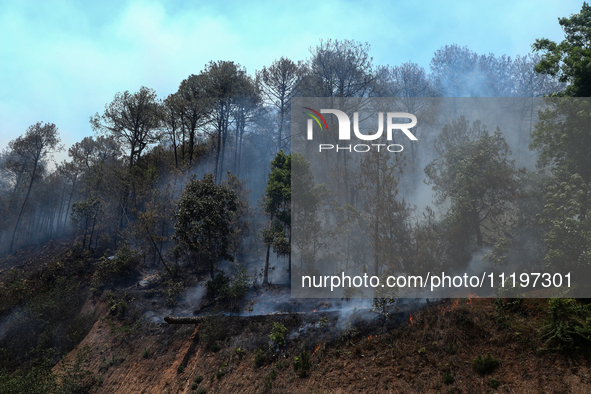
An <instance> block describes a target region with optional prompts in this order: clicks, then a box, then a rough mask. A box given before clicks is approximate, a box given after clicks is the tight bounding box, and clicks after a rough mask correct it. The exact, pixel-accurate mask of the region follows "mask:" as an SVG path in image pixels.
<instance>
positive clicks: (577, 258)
mask: <svg viewBox="0 0 591 394" xmlns="http://www.w3.org/2000/svg"><path fill="white" fill-rule="evenodd" d="M546 190H547V194H546V196H545V199H546V202H547V204H546V206H545V207H544V212H543V215H542V219H541V223H542V224H544V225H548V226H549V231H548V233H546V236H545V238H544V242H545V243H546V246H547V247H548V253H547V254H546V257H545V258H544V262H545V263H546V264H547V265H548V266H549V267H553V268H560V269H561V270H577V272H580V273H585V272H586V271H587V270H588V269H589V267H590V266H591V248H590V247H589V246H590V245H591V218H590V217H589V212H591V198H590V197H589V187H588V184H586V183H584V182H583V179H582V178H581V176H580V175H579V174H574V175H572V176H571V177H570V179H569V181H566V182H560V183H559V184H558V185H551V186H549V187H548V188H547V189H546Z"/></svg>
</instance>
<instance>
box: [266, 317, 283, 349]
mask: <svg viewBox="0 0 591 394" xmlns="http://www.w3.org/2000/svg"><path fill="white" fill-rule="evenodd" d="M286 332H287V328H286V327H285V326H284V325H283V324H281V323H273V329H272V330H271V334H269V349H273V348H274V347H279V346H283V345H285V337H284V334H285V333H286Z"/></svg>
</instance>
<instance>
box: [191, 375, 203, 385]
mask: <svg viewBox="0 0 591 394" xmlns="http://www.w3.org/2000/svg"><path fill="white" fill-rule="evenodd" d="M193 381H194V382H195V383H197V384H199V383H201V382H203V375H195V377H194V378H193Z"/></svg>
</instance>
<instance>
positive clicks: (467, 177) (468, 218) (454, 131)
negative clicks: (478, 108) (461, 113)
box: [425, 117, 517, 256]
mask: <svg viewBox="0 0 591 394" xmlns="http://www.w3.org/2000/svg"><path fill="white" fill-rule="evenodd" d="M435 148H436V150H437V152H438V153H439V154H440V156H439V157H438V158H436V159H435V160H433V161H432V162H431V163H430V164H429V165H428V166H427V167H426V168H425V173H426V175H427V177H428V178H429V184H431V185H433V190H434V191H435V192H436V203H437V204H440V205H441V204H443V203H444V202H446V201H449V203H450V204H451V205H450V207H449V209H448V210H447V212H446V215H445V224H446V226H447V228H448V234H449V236H450V238H449V241H450V243H451V244H452V249H454V250H456V252H459V253H460V254H462V255H464V253H465V252H466V251H467V250H466V249H467V248H468V246H469V245H468V240H469V239H471V238H472V234H476V245H477V246H478V247H482V246H484V244H485V237H486V238H487V239H494V234H495V233H496V231H499V229H501V228H504V227H503V226H502V225H503V224H505V223H503V220H505V219H506V218H507V217H508V215H507V211H508V210H509V209H511V206H510V202H511V200H512V198H513V197H512V196H513V193H514V191H515V188H516V186H517V184H516V183H517V182H516V177H515V169H514V164H513V161H511V160H509V156H510V153H511V152H510V151H509V146H508V145H507V143H506V142H505V139H504V138H503V136H502V134H501V132H500V131H499V130H498V129H497V130H496V131H495V132H494V133H493V134H490V133H489V132H488V131H487V130H486V128H485V127H484V126H483V125H482V124H481V123H480V122H478V121H476V122H474V123H472V124H470V122H468V121H467V120H466V119H465V118H464V117H460V118H459V119H456V120H454V121H452V122H451V123H450V124H448V125H446V126H444V128H443V130H442V132H441V135H440V137H439V138H438V140H437V141H436V144H435ZM483 230H486V232H484V231H483ZM464 256H465V255H464Z"/></svg>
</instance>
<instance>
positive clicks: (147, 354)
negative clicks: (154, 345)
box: [142, 348, 150, 358]
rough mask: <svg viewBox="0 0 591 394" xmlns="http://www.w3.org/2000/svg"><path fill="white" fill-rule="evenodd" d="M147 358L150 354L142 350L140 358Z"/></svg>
mask: <svg viewBox="0 0 591 394" xmlns="http://www.w3.org/2000/svg"><path fill="white" fill-rule="evenodd" d="M148 357H150V352H148V348H144V350H142V358H148Z"/></svg>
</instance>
